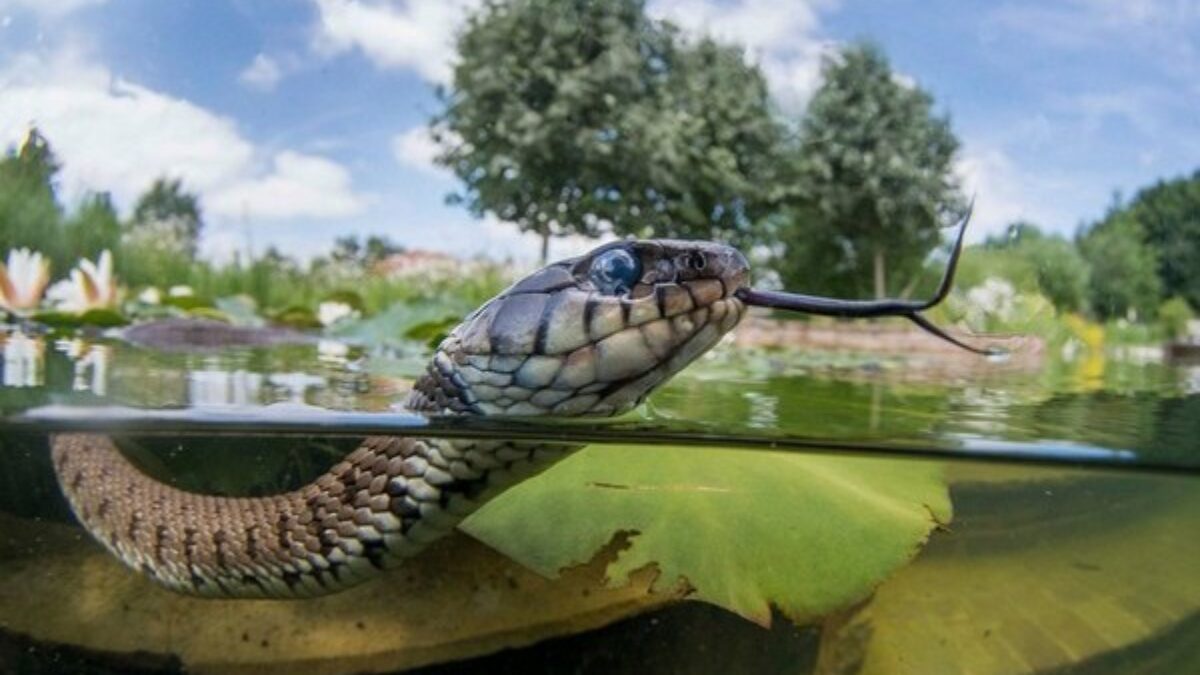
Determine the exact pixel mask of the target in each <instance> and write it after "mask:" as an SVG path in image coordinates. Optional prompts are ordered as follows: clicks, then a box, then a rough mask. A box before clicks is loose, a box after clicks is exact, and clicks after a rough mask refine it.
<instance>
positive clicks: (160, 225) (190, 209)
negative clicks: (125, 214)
mask: <svg viewBox="0 0 1200 675" xmlns="http://www.w3.org/2000/svg"><path fill="white" fill-rule="evenodd" d="M203 225H204V221H203V219H202V217H201V213H200V199H199V198H198V197H197V196H196V195H194V194H192V193H190V192H187V191H185V190H184V189H183V183H182V181H180V180H179V179H177V178H176V179H171V178H166V177H162V178H158V179H155V181H154V183H153V184H152V185H151V186H150V189H149V190H147V191H146V192H145V193H143V194H142V196H141V197H138V200H137V203H136V204H135V205H134V207H133V216H132V217H131V219H130V223H129V232H130V234H131V235H135V236H136V235H137V234H138V233H139V230H143V231H147V232H148V233H149V234H150V235H151V236H154V237H156V238H162V237H165V238H167V239H169V240H170V247H172V248H177V249H178V250H179V251H180V252H181V253H183V254H185V255H187V256H188V257H195V255H196V249H197V246H198V244H199V240H200V230H201V228H202V227H203ZM160 245H164V246H165V245H167V244H166V243H165V242H160Z"/></svg>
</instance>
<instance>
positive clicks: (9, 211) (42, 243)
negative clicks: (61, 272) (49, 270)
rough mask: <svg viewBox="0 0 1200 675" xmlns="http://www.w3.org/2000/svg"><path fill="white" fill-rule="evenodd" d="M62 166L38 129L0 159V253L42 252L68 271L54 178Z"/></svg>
mask: <svg viewBox="0 0 1200 675" xmlns="http://www.w3.org/2000/svg"><path fill="white" fill-rule="evenodd" d="M58 170H59V163H58V159H57V158H56V157H55V155H54V151H53V150H52V149H51V148H50V143H49V141H48V140H46V137H45V136H43V135H42V134H41V132H40V131H38V130H37V129H36V128H33V129H30V130H29V133H28V135H26V137H25V140H24V141H22V143H21V145H20V146H18V147H16V148H10V149H9V150H8V152H7V153H5V156H4V157H3V158H2V159H0V252H3V251H7V250H9V249H12V248H17V247H28V248H32V249H35V250H38V251H41V252H42V253H44V254H45V255H46V256H48V257H49V258H50V259H51V260H52V261H53V263H54V266H55V268H56V269H67V267H68V266H69V265H70V264H72V261H71V260H69V259H68V257H67V254H66V251H65V247H64V246H63V243H64V238H63V237H62V232H61V221H62V209H61V208H60V207H59V205H58V199H57V196H56V194H55V186H54V179H55V177H56V176H57V174H58Z"/></svg>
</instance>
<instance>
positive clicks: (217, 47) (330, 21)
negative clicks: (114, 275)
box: [0, 0, 1200, 259]
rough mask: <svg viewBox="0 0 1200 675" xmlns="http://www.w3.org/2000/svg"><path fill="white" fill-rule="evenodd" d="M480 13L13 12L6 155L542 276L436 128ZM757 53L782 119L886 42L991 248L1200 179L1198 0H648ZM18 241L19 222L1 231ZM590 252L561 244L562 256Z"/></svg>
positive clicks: (293, 9)
mask: <svg viewBox="0 0 1200 675" xmlns="http://www.w3.org/2000/svg"><path fill="white" fill-rule="evenodd" d="M475 5H477V0H409V1H407V2H403V1H395V2H384V1H381V0H376V1H369V0H290V1H285V0H275V1H272V2H253V1H251V0H171V1H166V0H0V144H3V145H4V146H8V145H11V144H13V143H14V142H16V141H17V140H18V139H20V138H21V137H23V135H24V133H25V131H26V129H27V128H28V125H29V124H30V123H31V122H36V123H37V124H38V125H39V126H40V127H41V128H42V129H43V130H44V131H45V133H46V134H47V135H48V136H49V138H50V140H51V142H52V143H53V144H54V145H55V147H56V148H57V149H58V151H59V154H60V156H61V158H62V159H63V161H64V164H65V170H64V173H63V175H62V180H61V190H62V193H63V195H64V198H65V199H66V200H67V201H71V200H74V199H77V198H78V196H79V195H81V194H82V193H84V192H85V191H88V190H106V191H111V192H112V193H113V194H114V196H115V197H116V199H117V202H118V204H119V205H120V206H121V207H122V208H128V206H129V205H130V203H131V202H132V201H133V200H134V199H135V198H136V196H137V194H138V193H139V192H140V191H141V190H142V189H144V188H145V187H146V186H147V185H148V184H149V182H150V181H151V180H153V178H154V177H155V176H157V175H161V174H163V173H167V174H171V175H175V176H179V177H182V178H183V179H184V181H185V183H186V184H187V185H188V186H189V187H190V188H191V189H193V190H195V191H197V192H199V193H200V195H201V197H202V201H203V204H204V206H205V209H206V214H207V233H206V235H205V241H204V251H205V252H206V255H209V256H212V257H216V258H222V257H227V256H229V255H231V254H232V252H233V251H236V250H240V251H245V250H248V249H249V250H254V251H261V250H262V249H263V248H264V247H265V246H267V245H269V244H274V245H277V246H279V247H280V248H282V249H283V250H285V251H288V252H291V253H294V254H296V255H299V256H302V257H303V256H308V255H312V254H314V253H317V252H319V251H321V250H323V249H325V248H327V247H328V246H329V244H330V243H331V242H332V240H333V238H334V237H335V236H338V235H340V234H345V233H358V234H369V233H381V234H386V235H388V236H390V237H392V238H393V239H395V240H397V241H399V242H401V243H403V244H406V245H409V246H414V247H421V248H432V249H440V250H447V251H451V252H455V253H459V254H463V255H474V254H480V253H482V254H488V255H493V256H515V257H518V258H524V259H529V258H531V257H533V256H534V255H535V254H536V242H534V241H533V240H532V239H528V238H525V237H521V236H519V235H517V234H516V232H515V228H512V227H511V226H508V225H506V224H504V223H500V222H496V221H494V220H490V219H489V220H484V221H480V220H476V219H473V218H472V217H470V216H469V215H468V214H467V213H466V212H465V210H464V209H462V208H461V207H455V206H447V205H446V204H445V202H444V198H445V195H446V194H447V193H449V192H451V191H452V190H454V189H455V187H456V183H455V181H454V180H453V179H452V177H450V176H448V175H447V174H445V173H444V172H442V171H440V170H439V169H437V168H436V167H434V166H432V164H431V162H430V157H431V155H432V145H431V143H430V141H429V139H428V137H427V135H426V134H425V132H424V123H425V121H426V120H427V119H428V118H429V116H430V115H431V114H432V113H433V112H434V111H435V110H436V109H437V100H436V98H435V96H434V95H433V86H434V85H435V84H438V83H442V82H445V80H446V77H447V74H448V64H449V62H450V60H451V59H452V58H453V50H452V38H453V35H454V31H455V30H456V28H457V26H459V25H460V23H461V21H462V17H463V16H464V13H465V12H467V11H469V10H470V8H471V7H473V6H475ZM649 9H650V11H651V13H652V14H654V15H655V16H659V17H664V18H669V19H671V20H673V21H676V22H677V23H679V24H680V25H681V26H683V27H684V29H685V30H686V31H688V32H690V33H691V34H700V33H708V34H712V35H715V36H716V37H718V38H720V39H723V40H727V41H730V42H736V43H738V44H741V45H743V46H745V47H746V48H747V52H748V55H749V58H751V59H753V60H755V61H756V62H758V63H759V64H760V65H761V66H762V68H763V69H764V72H765V73H766V74H767V76H768V79H769V81H770V82H771V85H772V89H773V91H774V93H775V95H776V98H777V102H778V104H779V107H780V109H781V110H782V111H784V112H785V113H786V114H792V115H796V114H799V112H800V111H802V109H803V103H804V101H805V100H806V99H807V97H808V96H809V95H811V92H812V91H813V90H814V89H815V87H816V86H818V84H819V78H818V64H819V61H820V57H821V55H822V54H824V53H827V52H828V50H830V49H831V48H834V47H836V46H837V45H838V44H842V43H845V42H847V41H851V40H855V39H862V38H866V39H870V40H874V41H876V42H877V43H879V44H881V45H882V46H883V47H884V49H885V51H886V52H887V53H888V54H889V55H890V57H891V58H892V61H893V64H894V66H895V68H896V69H897V71H898V72H899V73H900V74H901V76H902V77H903V78H906V79H909V80H912V81H914V82H916V83H918V84H919V85H920V86H922V87H924V88H925V89H927V90H929V91H930V92H931V93H932V94H933V96H934V98H935V100H936V101H937V104H938V106H939V108H940V109H942V110H943V111H945V112H948V113H949V114H950V115H951V118H952V121H953V126H954V129H955V131H956V133H957V134H958V135H959V137H960V139H961V140H962V141H963V148H962V151H961V154H960V157H959V160H958V165H957V166H958V171H959V172H960V174H961V175H962V177H963V180H964V182H965V184H966V185H967V186H968V189H969V190H970V191H972V192H973V193H975V195H976V196H977V213H976V215H977V219H976V223H977V225H976V227H975V229H974V231H973V236H974V237H975V238H979V237H982V236H983V235H984V234H986V233H988V232H996V231H1001V230H1002V229H1003V227H1004V225H1005V224H1007V223H1008V222H1011V221H1012V220H1014V219H1016V218H1027V219H1030V220H1033V221H1034V222H1037V223H1039V224H1041V225H1042V226H1044V227H1046V228H1047V229H1050V230H1053V231H1058V232H1063V233H1067V234H1069V233H1072V232H1074V230H1075V228H1076V227H1077V226H1078V225H1079V224H1080V223H1082V222H1087V221H1090V220H1093V219H1095V218H1097V217H1098V216H1100V215H1101V214H1102V213H1103V212H1104V210H1105V208H1106V207H1107V206H1108V204H1109V203H1110V202H1111V198H1112V194H1113V192H1114V191H1121V192H1122V193H1124V194H1126V195H1128V194H1130V193H1132V192H1134V191H1136V190H1137V189H1138V188H1139V187H1141V186H1143V185H1145V184H1147V183H1150V182H1153V181H1154V180H1156V179H1158V178H1160V177H1173V176H1177V175H1180V174H1184V173H1190V172H1191V171H1193V170H1195V169H1197V168H1200V110H1198V109H1200V106H1197V105H1196V102H1197V101H1200V0H1174V1H1172V0H1131V1H1129V2H1117V1H1111V2H1109V1H1101V0H1063V1H1061V2H1055V3H1050V2H1038V1H1032V0H1030V1H1017V0H1014V1H1010V2H1002V1H1001V2H961V1H960V2H951V1H950V0H936V1H918V0H909V1H904V0H888V1H885V2H836V1H834V0H809V1H807V2H803V1H800V0H743V1H737V2H735V1H721V0H652V1H651V2H650V3H649ZM0 226H2V225H0ZM581 245H582V244H581V242H562V243H559V244H556V245H555V247H554V248H553V249H552V253H553V254H556V255H563V254H567V253H570V252H573V251H574V250H577V249H578V248H579V247H580V246H581Z"/></svg>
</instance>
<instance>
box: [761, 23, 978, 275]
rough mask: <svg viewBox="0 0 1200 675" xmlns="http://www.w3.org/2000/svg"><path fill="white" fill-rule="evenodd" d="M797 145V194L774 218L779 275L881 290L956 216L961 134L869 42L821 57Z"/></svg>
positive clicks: (960, 202)
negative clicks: (778, 243)
mask: <svg viewBox="0 0 1200 675" xmlns="http://www.w3.org/2000/svg"><path fill="white" fill-rule="evenodd" d="M822 77H823V82H822V85H821V87H820V88H819V89H818V90H817V92H816V94H814V96H813V98H812V100H811V102H810V103H809V106H808V112H807V115H806V117H805V118H804V120H803V123H802V126H801V133H800V143H799V144H798V145H797V147H796V149H795V156H794V164H793V165H794V169H795V172H796V185H797V186H798V187H797V191H796V194H795V199H796V203H795V206H794V207H793V208H792V209H791V212H790V213H789V214H788V217H787V218H785V219H783V222H782V223H781V224H780V228H779V229H780V239H781V241H782V242H783V244H784V247H785V252H784V255H783V256H782V260H781V262H782V264H781V267H780V271H781V274H782V275H783V276H784V279H785V280H786V281H788V282H790V283H791V284H793V285H794V286H796V287H797V288H807V289H809V290H814V291H823V292H838V293H844V294H853V295H866V294H867V293H868V292H870V291H873V293H874V295H875V296H876V297H882V296H884V295H886V294H887V293H888V291H889V289H891V290H893V291H894V290H896V289H898V288H901V287H903V286H904V285H905V284H906V282H908V281H910V280H911V279H913V278H915V275H916V274H917V273H918V272H919V270H920V267H921V262H922V260H923V259H924V257H925V255H926V254H927V253H928V251H929V250H930V248H931V247H932V246H933V245H934V244H935V243H936V242H937V241H938V240H939V231H938V228H939V227H940V226H943V225H945V224H946V223H947V222H949V221H953V220H954V219H956V218H958V217H959V216H960V215H961V214H962V213H963V210H964V199H963V196H962V194H961V191H960V188H959V185H958V182H957V180H956V178H955V176H954V173H953V167H952V163H953V160H954V157H955V153H956V152H957V149H958V141H957V139H956V138H955V136H954V134H953V133H952V131H951V129H950V123H949V120H948V119H947V118H945V117H939V116H937V115H935V114H934V112H933V100H932V98H931V97H930V95H929V94H928V93H926V92H925V91H923V90H921V89H920V88H918V87H915V86H911V85H909V84H907V83H905V82H902V81H901V80H900V79H899V78H898V77H897V76H896V75H895V73H893V71H892V69H891V66H890V64H889V63H888V60H887V58H886V57H885V56H884V54H883V53H882V52H881V51H880V50H879V49H877V48H876V47H874V46H872V45H869V44H858V45H852V46H850V47H847V48H845V49H843V50H841V51H840V52H838V53H837V54H836V55H833V56H831V57H829V58H827V59H826V60H825V63H824V65H823V67H822Z"/></svg>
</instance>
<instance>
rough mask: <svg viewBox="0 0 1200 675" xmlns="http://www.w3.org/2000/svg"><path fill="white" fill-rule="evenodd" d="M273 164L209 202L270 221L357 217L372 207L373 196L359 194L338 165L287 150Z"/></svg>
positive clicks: (217, 208) (228, 211)
mask: <svg viewBox="0 0 1200 675" xmlns="http://www.w3.org/2000/svg"><path fill="white" fill-rule="evenodd" d="M271 165H272V166H271V170H270V171H269V172H268V173H266V174H265V175H262V176H260V177H255V178H245V179H243V180H241V181H239V182H237V183H235V184H233V185H229V186H227V187H225V188H223V189H221V190H219V191H217V192H216V193H215V194H213V195H212V197H211V198H210V199H209V200H208V201H207V202H206V204H207V205H208V207H209V208H210V209H212V210H213V211H215V212H217V213H223V214H229V215H232V214H235V213H247V214H251V215H253V216H254V217H255V218H267V219H288V218H336V217H344V216H352V215H356V214H358V213H361V212H362V211H363V210H364V209H365V208H366V206H367V201H368V200H367V198H366V197H364V196H362V195H358V194H355V192H354V190H353V187H352V186H351V181H350V172H348V171H346V169H345V168H344V167H343V166H342V165H340V164H338V163H336V162H333V161H330V160H328V159H325V158H323V157H314V156H312V155H305V154H301V153H298V152H293V151H290V150H285V151H283V152H280V153H278V154H276V155H275V156H274V158H273V159H272V162H271Z"/></svg>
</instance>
